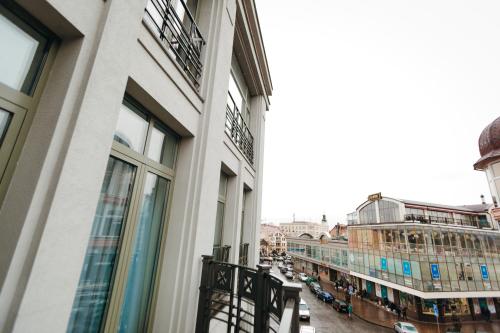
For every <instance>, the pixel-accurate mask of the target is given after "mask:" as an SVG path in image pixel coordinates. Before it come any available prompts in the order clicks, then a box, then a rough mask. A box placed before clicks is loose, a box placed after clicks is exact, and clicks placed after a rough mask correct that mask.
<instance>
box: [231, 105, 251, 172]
mask: <svg viewBox="0 0 500 333" xmlns="http://www.w3.org/2000/svg"><path fill="white" fill-rule="evenodd" d="M228 98H231V96H230V95H229V96H228ZM226 133H227V134H229V136H230V137H231V139H232V140H233V142H234V143H235V144H236V146H237V147H238V148H239V149H240V151H241V152H242V153H243V155H245V157H246V159H247V160H248V162H250V164H252V165H253V154H254V152H253V136H252V133H250V129H249V128H248V126H247V124H246V123H245V121H244V119H243V117H242V116H241V113H240V112H239V110H238V109H237V108H234V110H233V109H232V108H231V107H230V106H229V105H228V106H227V108H226Z"/></svg>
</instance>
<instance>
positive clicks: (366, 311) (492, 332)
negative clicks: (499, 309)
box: [320, 281, 500, 333]
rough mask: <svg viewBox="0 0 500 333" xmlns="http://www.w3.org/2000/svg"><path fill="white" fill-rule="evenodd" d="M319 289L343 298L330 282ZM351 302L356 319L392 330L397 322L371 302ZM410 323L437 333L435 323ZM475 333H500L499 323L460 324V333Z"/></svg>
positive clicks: (442, 329)
mask: <svg viewBox="0 0 500 333" xmlns="http://www.w3.org/2000/svg"><path fill="white" fill-rule="evenodd" d="M320 284H321V287H322V288H323V289H324V290H326V291H328V292H330V293H332V295H334V296H335V297H338V298H339V299H341V300H344V298H345V292H344V291H339V292H338V293H337V292H336V291H335V287H334V286H333V285H332V284H331V283H330V282H324V281H321V282H320ZM351 302H352V306H353V312H354V315H356V316H357V317H358V318H360V319H362V320H365V321H367V322H370V323H372V324H374V325H378V326H382V327H388V328H391V329H392V328H393V327H394V323H395V322H397V321H398V316H397V315H396V314H394V313H392V312H389V311H386V310H384V309H383V308H381V307H379V306H377V305H375V304H374V303H372V302H369V301H367V300H363V299H361V298H358V297H356V296H352V297H351ZM405 321H407V322H410V323H412V324H413V325H415V327H416V328H417V329H418V331H419V333H431V332H438V327H437V325H436V324H435V323H422V322H416V321H414V320H412V319H408V320H405ZM452 325H453V324H451V323H450V324H439V330H440V332H441V333H444V332H445V331H446V329H447V328H448V327H450V326H452ZM476 331H483V332H488V333H500V322H498V321H496V322H493V323H485V322H473V323H462V330H461V333H475V332H476Z"/></svg>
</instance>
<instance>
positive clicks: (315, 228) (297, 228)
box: [280, 215, 330, 238]
mask: <svg viewBox="0 0 500 333" xmlns="http://www.w3.org/2000/svg"><path fill="white" fill-rule="evenodd" d="M280 229H281V232H283V233H284V234H285V235H286V236H287V237H299V236H300V235H303V234H309V235H311V236H312V237H313V238H319V237H320V236H321V235H327V236H330V234H329V233H328V231H329V227H328V223H327V221H326V216H325V215H323V219H322V221H321V223H316V222H306V221H294V222H288V223H280Z"/></svg>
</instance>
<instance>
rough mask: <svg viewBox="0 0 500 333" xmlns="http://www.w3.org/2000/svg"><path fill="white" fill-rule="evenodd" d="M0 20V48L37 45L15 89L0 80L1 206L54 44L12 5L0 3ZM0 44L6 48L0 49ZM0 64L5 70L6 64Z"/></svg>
mask: <svg viewBox="0 0 500 333" xmlns="http://www.w3.org/2000/svg"><path fill="white" fill-rule="evenodd" d="M0 19H1V20H2V22H3V27H4V28H5V35H4V36H3V37H4V38H3V39H0V47H1V48H8V47H9V46H11V47H12V44H13V43H15V40H14V42H13V41H12V40H11V39H12V38H15V37H19V38H20V39H22V38H24V39H30V38H31V40H32V41H35V42H36V43H38V45H37V47H36V50H32V59H31V63H30V62H29V61H28V62H26V66H27V67H26V72H25V73H24V75H23V76H22V77H23V79H22V84H20V85H19V87H12V86H11V85H9V84H7V82H5V80H2V78H0V112H2V113H3V114H4V115H5V113H7V114H8V117H9V121H8V124H7V126H5V123H4V124H3V126H2V127H3V128H2V129H1V130H2V133H0V136H2V138H0V205H1V203H2V202H3V199H4V197H5V194H6V192H7V188H8V186H9V184H10V180H11V178H12V175H13V173H14V171H15V167H16V164H17V160H18V158H19V155H20V153H21V150H22V146H23V144H24V141H25V139H26V136H27V134H28V131H29V128H30V125H31V123H32V120H33V117H34V114H35V111H36V107H37V105H38V101H39V99H40V96H41V93H42V91H43V87H44V84H45V81H46V80H47V76H48V72H49V70H50V67H51V65H52V63H53V60H54V57H55V53H56V48H57V43H58V40H57V38H56V37H55V35H54V34H53V33H52V32H50V31H49V30H48V29H47V28H45V27H44V26H43V25H42V24H41V23H40V22H38V21H37V20H36V19H34V18H33V17H31V15H29V14H28V13H27V12H26V11H25V10H24V9H23V8H21V7H20V6H19V5H17V4H15V3H14V2H13V1H3V2H2V3H1V4H0ZM8 27H10V28H11V31H10V32H17V34H16V33H11V34H9V32H8V31H7V30H8V29H7V28H8ZM2 42H3V43H7V44H8V45H2V44H1V43H2ZM28 58H29V57H28ZM0 59H1V57H0ZM2 61H3V62H4V63H7V66H8V60H5V59H2Z"/></svg>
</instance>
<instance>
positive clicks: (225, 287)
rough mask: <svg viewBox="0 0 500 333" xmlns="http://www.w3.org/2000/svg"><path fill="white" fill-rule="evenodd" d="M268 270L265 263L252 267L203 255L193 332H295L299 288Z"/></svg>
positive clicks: (297, 323)
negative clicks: (215, 259)
mask: <svg viewBox="0 0 500 333" xmlns="http://www.w3.org/2000/svg"><path fill="white" fill-rule="evenodd" d="M269 269H270V266H268V265H262V266H261V265H259V266H258V269H257V270H255V269H251V268H248V267H244V266H240V265H234V264H228V263H223V262H218V261H214V260H213V257H212V256H203V268H202V273H201V285H200V295H199V300H198V313H197V318H196V333H208V332H210V331H211V330H212V331H214V332H220V331H226V332H228V333H229V332H234V333H238V332H262V333H268V332H274V333H278V332H284V331H286V332H292V333H298V331H299V322H298V320H299V316H298V311H299V309H298V307H299V302H300V291H301V290H302V287H301V286H300V285H296V284H294V285H284V284H283V281H281V280H280V279H279V278H277V277H275V276H273V275H271V273H270V270H269ZM290 312H291V313H290Z"/></svg>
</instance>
